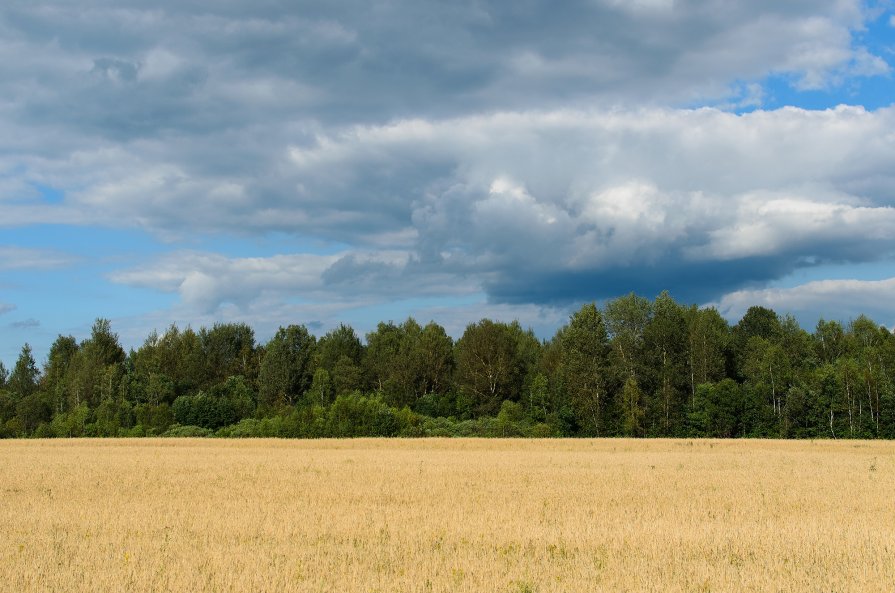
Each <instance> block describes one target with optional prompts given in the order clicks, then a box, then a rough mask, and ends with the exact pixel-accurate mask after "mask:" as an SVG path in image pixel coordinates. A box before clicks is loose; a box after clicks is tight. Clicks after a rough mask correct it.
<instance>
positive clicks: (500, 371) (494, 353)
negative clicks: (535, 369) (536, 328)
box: [454, 319, 525, 415]
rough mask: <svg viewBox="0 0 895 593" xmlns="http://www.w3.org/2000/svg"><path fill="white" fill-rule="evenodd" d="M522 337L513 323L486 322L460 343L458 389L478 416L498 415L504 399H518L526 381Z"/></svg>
mask: <svg viewBox="0 0 895 593" xmlns="http://www.w3.org/2000/svg"><path fill="white" fill-rule="evenodd" d="M519 345H520V340H519V336H518V335H517V331H516V329H515V328H513V327H511V326H510V325H509V324H506V323H500V322H494V321H491V320H490V319H482V320H481V321H479V322H478V323H471V324H469V325H468V326H466V331H464V332H463V335H462V336H461V337H460V339H459V340H458V341H457V345H456V347H455V354H454V356H455V359H456V362H457V386H458V387H459V389H460V391H461V393H462V394H463V395H464V396H465V397H467V398H469V401H470V402H471V404H472V407H473V409H474V411H475V413H476V414H479V415H495V414H497V412H498V410H500V405H501V403H502V402H503V401H504V400H518V399H519V397H520V396H521V394H522V386H523V381H524V378H525V368H524V364H523V359H522V357H521V356H520V353H519V351H518V349H519Z"/></svg>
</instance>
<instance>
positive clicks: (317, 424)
mask: <svg viewBox="0 0 895 593" xmlns="http://www.w3.org/2000/svg"><path fill="white" fill-rule="evenodd" d="M365 338H366V339H365V341H363V342H362V341H361V339H360V338H359V337H358V335H357V334H356V332H355V331H354V330H353V329H352V328H351V327H350V326H348V325H344V324H343V325H340V326H339V327H337V328H336V329H333V330H332V331H329V332H327V333H326V334H325V335H323V336H322V337H320V338H317V337H316V336H314V335H313V334H312V333H310V332H309V331H308V329H307V328H306V327H305V326H303V325H289V326H287V327H280V328H279V330H278V331H277V332H276V334H275V335H274V336H273V337H272V338H271V339H270V340H269V341H268V342H267V343H265V344H259V343H257V342H256V340H255V335H254V331H253V330H252V328H251V327H249V326H248V325H246V324H242V323H220V324H215V325H214V326H213V327H211V328H201V329H199V330H198V331H195V330H193V329H192V328H190V327H186V328H185V329H180V328H178V327H177V326H175V325H172V326H171V327H169V328H168V329H167V330H165V331H164V333H161V334H160V333H158V332H155V331H154V332H152V333H151V334H150V335H149V336H148V337H147V338H146V340H145V342H144V343H143V345H142V346H140V348H138V349H136V350H131V351H130V352H125V351H124V349H123V348H122V347H121V345H120V343H119V340H118V336H117V335H116V334H115V333H113V331H112V328H111V325H110V322H109V321H108V320H106V319H98V320H96V322H95V323H94V325H93V328H92V330H91V334H90V337H89V338H87V339H86V340H83V341H81V342H78V341H77V340H76V339H75V338H73V337H72V336H61V335H60V336H59V337H58V338H57V339H56V341H55V342H54V343H53V344H52V347H51V348H50V351H49V354H48V356H47V359H46V361H45V362H44V363H43V365H42V367H40V368H39V367H38V365H37V362H36V361H35V360H34V357H33V355H32V352H31V348H30V346H29V345H28V344H25V345H24V346H23V348H22V351H21V354H20V355H19V357H18V360H17V361H16V363H15V366H14V368H13V369H12V370H11V371H7V369H5V368H4V367H3V365H2V363H0V437H7V438H9V437H80V436H153V435H166V436H211V435H216V436H229V437H239V436H273V437H305V438H313V437H348V436H540V437H549V436H596V437H611V436H636V437H784V438H815V437H826V438H893V437H895V382H893V373H895V337H893V335H892V333H891V332H890V331H889V330H887V329H886V328H885V327H882V326H880V325H878V324H877V323H874V322H873V321H872V320H870V319H869V318H867V317H866V316H861V317H858V318H857V319H854V320H852V321H851V322H849V323H848V324H845V325H843V324H841V323H839V322H836V321H824V320H821V321H819V322H818V323H817V326H816V327H815V329H814V331H813V333H810V332H808V331H805V330H804V329H802V328H801V327H800V326H799V324H798V323H797V322H796V321H795V319H794V318H793V317H791V316H780V315H778V314H777V313H776V312H774V311H773V310H771V309H768V308H765V307H757V306H756V307H751V308H750V309H749V310H748V311H747V312H746V314H745V315H744V316H743V318H742V319H740V320H739V322H737V323H736V324H735V325H731V324H729V323H728V322H727V321H726V320H725V319H724V318H723V317H722V316H721V315H720V314H719V313H718V311H717V310H715V309H713V308H699V307H696V306H695V305H691V306H685V305H682V304H680V303H677V302H676V301H675V300H674V299H673V298H672V297H671V296H670V295H669V294H668V293H667V292H663V293H662V294H660V295H659V296H658V297H656V298H655V299H654V300H649V299H646V298H643V297H640V296H637V295H635V294H630V295H627V296H623V297H620V298H617V299H615V300H611V301H609V302H607V303H606V304H605V306H603V307H598V306H597V305H596V304H593V303H591V304H586V305H584V306H582V307H581V308H580V309H579V310H578V311H576V312H575V313H574V314H573V315H571V317H570V319H569V322H568V323H567V324H566V325H564V326H563V327H561V328H560V329H559V330H558V331H557V332H556V334H555V335H554V336H553V337H552V338H551V339H549V340H543V341H542V340H539V339H537V338H536V337H535V335H534V333H533V332H532V331H531V330H527V329H524V328H523V327H522V326H521V325H520V324H519V323H518V322H515V321H514V322H511V323H504V322H499V321H493V320H490V319H482V320H481V321H479V322H477V323H471V324H469V325H468V326H467V327H466V330H465V331H464V333H463V335H462V336H461V337H460V338H459V339H458V340H456V341H454V340H453V339H452V338H451V337H450V336H449V335H448V334H447V333H446V332H445V330H444V328H443V327H441V326H440V325H438V324H437V323H434V322H430V323H428V324H427V325H425V326H423V325H420V324H419V323H418V322H417V321H416V320H414V319H413V318H409V319H407V320H406V321H404V322H403V323H400V324H396V323H394V322H388V323H379V325H378V326H377V327H376V329H375V330H374V331H372V332H370V333H368V334H367V335H366V336H365Z"/></svg>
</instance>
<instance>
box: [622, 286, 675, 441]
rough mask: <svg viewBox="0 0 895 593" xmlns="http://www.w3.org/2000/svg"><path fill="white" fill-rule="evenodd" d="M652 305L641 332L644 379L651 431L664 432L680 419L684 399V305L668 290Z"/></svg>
mask: <svg viewBox="0 0 895 593" xmlns="http://www.w3.org/2000/svg"><path fill="white" fill-rule="evenodd" d="M652 308H653V314H652V317H651V318H650V320H649V322H648V323H647V326H646V328H645V329H644V332H643V333H644V347H645V358H646V361H647V369H646V370H645V373H644V375H645V377H644V379H645V380H649V384H648V387H649V388H650V391H651V393H652V394H653V398H652V400H653V403H652V405H649V406H648V409H649V410H651V412H652V413H651V414H650V419H651V424H652V425H653V426H654V427H655V428H653V429H652V430H651V433H652V434H656V433H658V434H662V435H666V436H668V435H671V434H672V433H673V431H674V426H675V425H677V424H679V423H680V419H681V418H682V417H683V415H684V406H685V404H686V400H687V397H686V394H687V387H688V385H687V380H686V376H687V371H686V369H687V363H688V352H687V346H688V339H687V337H688V335H687V334H688V327H687V318H686V311H685V310H684V308H683V307H681V306H680V305H678V304H677V303H676V302H675V300H674V299H673V298H671V296H670V295H669V294H668V292H663V293H662V294H660V295H659V296H658V297H656V300H655V301H654V303H653V307H652ZM625 387H626V388H627V382H626V383H625ZM638 387H639V383H638Z"/></svg>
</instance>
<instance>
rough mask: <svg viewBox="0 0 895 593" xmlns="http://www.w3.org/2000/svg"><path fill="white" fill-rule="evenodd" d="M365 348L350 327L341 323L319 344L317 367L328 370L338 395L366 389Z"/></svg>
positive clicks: (321, 339)
mask: <svg viewBox="0 0 895 593" xmlns="http://www.w3.org/2000/svg"><path fill="white" fill-rule="evenodd" d="M363 355H364V347H363V345H362V344H361V342H360V338H358V337H357V334H356V333H355V331H354V328H352V327H351V326H350V325H346V324H344V323H340V324H339V327H337V328H335V329H333V330H331V331H328V332H327V333H326V334H325V335H324V336H323V337H322V338H320V340H319V341H318V342H317V366H318V367H320V368H323V369H326V372H327V373H329V376H330V379H331V380H332V386H333V389H334V390H335V392H336V395H341V394H343V393H348V392H351V391H354V390H357V389H362V388H363V387H364V380H363V379H364V377H363V371H362V370H361V361H362V359H363Z"/></svg>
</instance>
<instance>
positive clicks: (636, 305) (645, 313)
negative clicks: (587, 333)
mask: <svg viewBox="0 0 895 593" xmlns="http://www.w3.org/2000/svg"><path fill="white" fill-rule="evenodd" d="M652 314H653V306H652V303H650V301H649V299H645V298H643V297H640V296H637V295H636V294H634V293H633V292H632V293H631V294H629V295H626V296H623V297H619V298H617V299H614V300H611V301H609V302H608V303H606V310H605V314H604V317H605V320H606V329H607V331H608V332H609V337H610V340H611V345H612V352H613V354H614V356H615V359H616V360H615V365H614V366H615V368H616V369H617V371H616V373H617V374H618V375H619V377H618V378H619V380H620V381H621V382H622V383H623V382H624V381H626V380H627V378H628V377H634V378H635V379H639V378H640V377H641V376H642V375H643V374H644V370H645V368H646V367H647V366H648V365H647V363H646V360H645V356H644V349H645V339H644V337H645V333H646V328H647V326H648V325H649V323H650V319H651V317H652Z"/></svg>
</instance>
